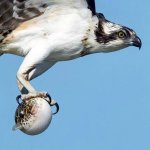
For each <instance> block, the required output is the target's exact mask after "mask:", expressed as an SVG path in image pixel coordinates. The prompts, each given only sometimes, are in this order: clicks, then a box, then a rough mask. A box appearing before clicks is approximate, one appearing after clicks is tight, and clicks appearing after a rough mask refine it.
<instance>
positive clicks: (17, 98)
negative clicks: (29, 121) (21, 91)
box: [16, 95, 22, 105]
mask: <svg viewBox="0 0 150 150" xmlns="http://www.w3.org/2000/svg"><path fill="white" fill-rule="evenodd" d="M20 99H22V98H21V95H18V96H17V97H16V101H17V103H18V104H19V105H20V104H21V102H20Z"/></svg>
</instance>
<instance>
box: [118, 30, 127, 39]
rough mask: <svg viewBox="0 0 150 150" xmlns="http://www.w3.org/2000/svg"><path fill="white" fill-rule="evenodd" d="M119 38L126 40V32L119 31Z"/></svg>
mask: <svg viewBox="0 0 150 150" xmlns="http://www.w3.org/2000/svg"><path fill="white" fill-rule="evenodd" d="M118 37H119V38H125V37H126V34H125V32H124V31H119V32H118Z"/></svg>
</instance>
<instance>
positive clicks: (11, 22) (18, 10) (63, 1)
mask: <svg viewBox="0 0 150 150" xmlns="http://www.w3.org/2000/svg"><path fill="white" fill-rule="evenodd" d="M52 5H60V7H61V5H62V6H63V5H66V6H69V7H76V8H78V7H79V8H82V7H83V8H84V7H85V8H88V9H90V10H91V12H92V14H93V15H95V14H96V10H95V0H1V1H0V42H1V41H2V40H3V39H4V38H5V37H6V35H7V34H9V33H10V32H11V31H12V30H13V29H15V28H16V27H17V26H18V24H19V23H20V22H24V21H27V20H30V19H32V18H34V17H37V16H39V15H42V13H44V12H45V10H46V9H47V7H51V6H52Z"/></svg>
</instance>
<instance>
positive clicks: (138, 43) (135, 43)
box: [132, 36, 142, 49]
mask: <svg viewBox="0 0 150 150" xmlns="http://www.w3.org/2000/svg"><path fill="white" fill-rule="evenodd" d="M132 45H133V46H135V47H138V48H139V49H141V47H142V41H141V39H140V38H139V37H138V36H135V38H134V39H133V41H132Z"/></svg>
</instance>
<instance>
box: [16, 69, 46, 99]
mask: <svg viewBox="0 0 150 150" xmlns="http://www.w3.org/2000/svg"><path fill="white" fill-rule="evenodd" d="M17 83H18V87H19V90H20V92H21V93H22V96H21V99H23V100H28V99H31V98H35V97H42V98H46V97H47V93H46V92H38V91H36V90H35V89H34V88H33V87H32V86H31V84H30V82H29V78H28V73H27V72H21V71H20V70H19V71H18V73H17Z"/></svg>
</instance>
